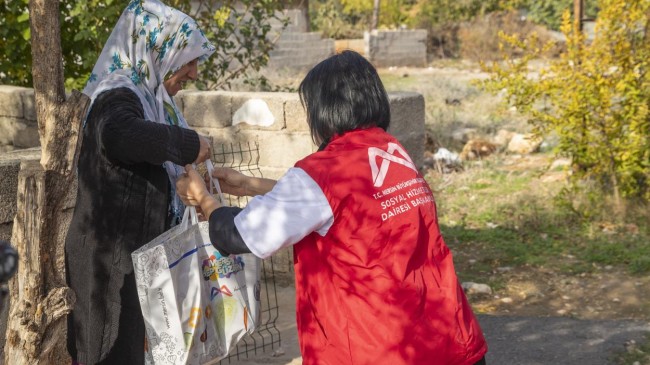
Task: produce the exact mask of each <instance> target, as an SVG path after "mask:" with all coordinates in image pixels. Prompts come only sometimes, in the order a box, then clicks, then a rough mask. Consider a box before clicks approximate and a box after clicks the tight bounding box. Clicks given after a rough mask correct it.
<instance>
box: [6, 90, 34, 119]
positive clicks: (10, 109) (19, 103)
mask: <svg viewBox="0 0 650 365" xmlns="http://www.w3.org/2000/svg"><path fill="white" fill-rule="evenodd" d="M25 90H29V89H27V88H24V87H16V86H9V85H0V116H2V117H13V118H23V117H24V116H25V113H24V111H23V100H22V96H21V95H22V92H23V91H25Z"/></svg>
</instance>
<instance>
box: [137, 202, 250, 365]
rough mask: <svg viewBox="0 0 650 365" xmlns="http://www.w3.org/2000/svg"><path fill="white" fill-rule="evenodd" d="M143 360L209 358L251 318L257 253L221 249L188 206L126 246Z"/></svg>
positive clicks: (195, 363) (221, 353)
mask: <svg viewBox="0 0 650 365" xmlns="http://www.w3.org/2000/svg"><path fill="white" fill-rule="evenodd" d="M132 258H133V265H134V269H135V278H136V284H137V290H138V296H139V299H140V307H141V309H142V314H143V316H144V320H145V327H146V335H147V338H146V347H145V351H146V355H145V361H146V363H147V364H156V365H159V364H165V365H167V364H169V365H171V364H191V365H199V364H214V363H217V362H218V361H219V360H221V359H223V358H224V357H226V356H227V355H228V352H229V351H230V350H231V349H232V348H233V347H234V346H235V345H236V344H237V342H238V341H239V340H240V339H241V338H242V337H243V336H244V335H246V334H249V333H252V332H253V331H254V329H255V326H256V324H257V322H258V318H259V308H260V302H259V288H260V283H259V278H260V269H261V260H260V259H259V258H257V257H255V256H254V255H252V254H244V255H230V256H227V257H224V256H222V255H221V254H220V253H219V251H217V249H216V248H214V246H212V244H211V243H210V238H209V232H208V222H199V221H198V218H197V214H196V209H195V208H194V207H188V208H186V210H185V213H184V216H183V220H182V222H181V224H179V225H178V226H176V227H173V228H172V229H170V230H169V231H167V232H165V233H163V234H162V235H160V236H159V237H157V238H156V239H154V240H153V241H151V242H149V243H147V244H146V245H144V246H142V247H141V248H140V249H138V250H136V251H135V252H133V254H132Z"/></svg>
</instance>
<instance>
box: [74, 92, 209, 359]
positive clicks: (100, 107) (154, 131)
mask: <svg viewBox="0 0 650 365" xmlns="http://www.w3.org/2000/svg"><path fill="white" fill-rule="evenodd" d="M199 146H200V144H199V137H198V135H197V133H196V132H194V131H192V130H189V129H183V128H180V127H176V126H169V125H165V124H160V123H155V122H151V121H147V120H145V119H144V111H143V108H142V104H141V103H140V100H139V98H138V97H137V95H136V94H135V93H133V92H132V91H131V90H129V89H127V88H120V89H113V90H109V91H106V92H104V93H102V94H101V95H99V97H97V99H96V100H95V101H94V103H93V105H92V106H91V110H90V114H89V115H88V118H87V122H86V125H85V127H84V130H83V141H82V146H81V153H80V156H79V167H78V175H79V190H78V192H77V203H76V206H75V210H74V215H73V218H72V223H71V225H70V229H69V231H68V235H67V237H66V242H65V254H66V279H67V283H68V285H69V286H70V287H71V288H72V289H73V290H74V292H75V294H76V296H77V301H76V303H75V306H74V309H73V311H72V313H71V314H70V316H69V317H68V350H69V351H70V355H71V356H72V358H73V359H75V360H76V361H77V362H79V363H81V364H84V365H91V364H96V363H100V362H101V363H103V364H120V365H121V364H125V365H126V364H128V365H130V364H136V365H139V364H143V363H144V338H145V330H144V320H143V318H142V313H141V311H140V304H139V302H138V295H137V291H136V287H135V278H134V274H133V263H132V261H131V253H132V252H133V251H134V250H135V249H137V248H139V247H140V246H142V245H143V244H145V243H147V242H149V241H151V240H152V239H153V238H155V237H156V236H158V235H160V234H161V233H163V232H164V231H165V230H166V229H168V228H169V222H170V219H169V216H168V211H169V209H168V206H169V202H170V183H169V178H168V176H167V173H166V171H165V169H164V168H163V166H162V164H163V162H165V161H172V162H174V163H176V164H179V165H185V164H188V163H191V162H193V161H194V160H195V159H196V157H197V155H198V152H199Z"/></svg>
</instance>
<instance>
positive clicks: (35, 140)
mask: <svg viewBox="0 0 650 365" xmlns="http://www.w3.org/2000/svg"><path fill="white" fill-rule="evenodd" d="M16 124H17V125H18V126H19V127H18V128H17V129H16V133H15V134H14V140H13V145H14V147H16V148H32V147H38V146H40V145H41V141H40V138H39V135H38V123H36V121H35V120H33V121H28V120H25V119H23V120H22V122H17V123H16Z"/></svg>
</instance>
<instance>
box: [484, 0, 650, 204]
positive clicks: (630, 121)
mask: <svg viewBox="0 0 650 365" xmlns="http://www.w3.org/2000/svg"><path fill="white" fill-rule="evenodd" d="M598 6H599V8H600V12H599V14H598V18H597V21H596V35H595V39H593V41H591V42H589V41H587V40H586V39H585V36H584V34H583V33H582V32H577V31H576V30H575V29H574V27H573V24H572V20H571V17H570V14H569V12H568V11H566V12H565V13H564V17H563V23H562V27H561V30H562V32H563V33H564V34H565V36H566V38H567V45H566V47H567V51H566V52H565V53H564V54H562V56H561V57H560V58H559V59H556V60H552V61H550V63H549V65H548V67H546V68H543V69H542V70H541V71H540V73H539V77H531V76H530V69H529V66H530V61H531V60H533V59H536V58H538V57H539V56H540V55H541V54H542V53H543V52H544V50H545V49H546V48H548V46H549V45H548V44H547V45H546V46H540V45H539V43H538V42H536V41H535V39H534V38H529V39H523V40H522V39H518V38H517V37H516V36H512V35H510V36H509V35H503V39H504V40H505V41H506V43H507V44H508V45H510V46H514V47H519V48H521V49H522V50H523V52H524V56H523V57H522V58H519V59H508V58H506V59H505V62H504V63H503V64H497V63H495V64H493V65H491V66H485V69H486V70H487V71H489V72H491V73H492V77H491V79H489V80H487V81H485V83H484V85H485V86H486V87H487V88H488V89H490V90H493V91H501V90H505V91H506V94H507V99H508V101H509V102H510V103H512V104H513V105H514V106H516V107H517V108H518V110H520V111H521V112H524V113H526V114H527V115H529V116H530V122H531V123H532V125H533V126H534V127H535V129H536V131H537V132H538V133H540V134H546V133H549V132H554V133H556V134H557V136H558V137H559V145H558V146H557V150H558V153H559V154H560V155H563V156H566V157H569V158H571V161H572V164H573V174H572V175H571V177H572V181H573V183H574V184H573V187H574V188H576V187H580V186H583V187H584V186H587V184H583V183H585V182H589V183H590V184H588V185H589V186H595V187H596V188H597V190H596V191H599V192H601V193H603V192H604V193H608V194H612V195H613V197H614V198H615V199H616V201H619V202H620V198H625V197H628V198H632V197H636V198H643V199H644V200H646V201H648V200H650V114H649V105H650V76H649V74H648V72H649V71H650V64H649V63H650V39H649V36H650V34H648V32H649V31H650V1H648V0H641V1H632V2H628V1H625V0H600V1H599V3H598Z"/></svg>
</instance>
